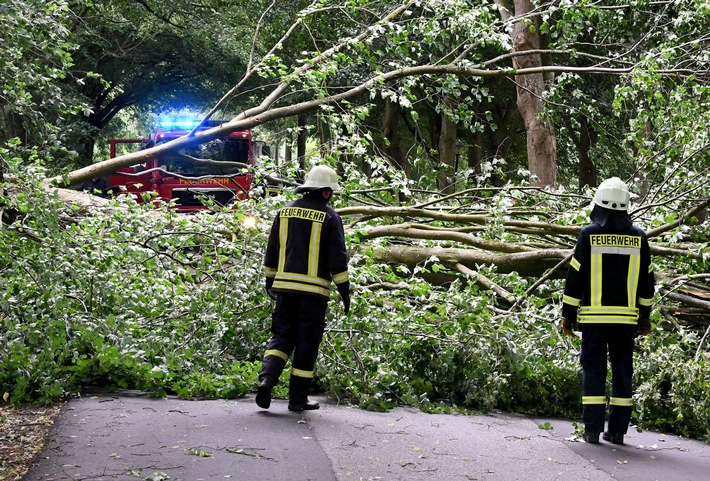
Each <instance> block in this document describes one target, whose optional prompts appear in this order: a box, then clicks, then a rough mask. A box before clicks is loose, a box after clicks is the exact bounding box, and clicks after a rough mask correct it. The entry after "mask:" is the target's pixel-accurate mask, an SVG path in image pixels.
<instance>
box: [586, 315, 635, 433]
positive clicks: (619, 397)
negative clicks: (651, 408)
mask: <svg viewBox="0 0 710 481" xmlns="http://www.w3.org/2000/svg"><path fill="white" fill-rule="evenodd" d="M635 337H636V326H632V325H625V324H598V325H595V324H587V325H583V326H582V351H581V353H580V362H581V364H582V418H583V420H584V428H585V431H587V432H595V433H600V432H603V431H604V417H605V414H606V410H607V409H606V408H607V398H606V378H607V353H608V356H609V363H610V364H611V396H610V397H609V403H608V405H609V423H608V432H609V433H611V434H626V431H627V429H628V427H629V422H630V421H631V410H632V407H633V406H632V401H633V400H632V395H633V387H632V381H633V354H634V339H635Z"/></svg>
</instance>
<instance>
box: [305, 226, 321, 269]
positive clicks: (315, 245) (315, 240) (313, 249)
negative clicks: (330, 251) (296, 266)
mask: <svg viewBox="0 0 710 481" xmlns="http://www.w3.org/2000/svg"><path fill="white" fill-rule="evenodd" d="M322 229H323V224H322V223H319V222H314V223H313V225H312V226H311V242H310V246H309V248H308V275H309V276H311V277H317V276H318V263H319V257H320V233H321V230H322Z"/></svg>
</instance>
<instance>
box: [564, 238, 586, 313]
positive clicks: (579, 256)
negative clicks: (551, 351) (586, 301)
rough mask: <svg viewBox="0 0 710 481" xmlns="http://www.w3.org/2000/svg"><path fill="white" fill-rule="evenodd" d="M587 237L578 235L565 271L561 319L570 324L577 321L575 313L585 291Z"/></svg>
mask: <svg viewBox="0 0 710 481" xmlns="http://www.w3.org/2000/svg"><path fill="white" fill-rule="evenodd" d="M586 244H587V235H586V234H585V232H584V231H582V232H580V233H579V237H578V238H577V244H576V245H575V248H574V256H573V257H572V260H571V261H570V264H569V268H568V269H567V280H566V281H565V291H564V295H563V296H562V317H564V318H565V319H568V320H570V321H572V322H574V321H576V320H577V311H578V310H579V306H580V304H581V303H582V298H583V297H584V290H585V285H586V283H585V280H586V279H585V276H586V275H587V274H586V271H587V265H588V262H587V252H588V249H587V247H586Z"/></svg>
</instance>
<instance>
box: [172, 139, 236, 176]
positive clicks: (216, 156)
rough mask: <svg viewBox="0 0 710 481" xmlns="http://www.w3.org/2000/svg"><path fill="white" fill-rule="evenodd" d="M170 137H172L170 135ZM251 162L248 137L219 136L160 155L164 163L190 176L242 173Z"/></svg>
mask: <svg viewBox="0 0 710 481" xmlns="http://www.w3.org/2000/svg"><path fill="white" fill-rule="evenodd" d="M166 140H170V139H166ZM234 162H238V163H241V164H248V163H249V141H248V140H247V139H217V140H212V141H210V142H206V143H204V144H200V145H195V146H193V147H189V148H187V149H182V150H180V151H179V152H178V153H172V154H167V155H163V156H161V157H160V167H161V168H163V169H164V170H166V171H168V172H174V173H176V174H180V175H184V176H187V177H202V176H206V175H218V176H222V175H225V176H231V175H235V174H239V173H241V172H242V169H243V168H244V166H243V165H235V164H234Z"/></svg>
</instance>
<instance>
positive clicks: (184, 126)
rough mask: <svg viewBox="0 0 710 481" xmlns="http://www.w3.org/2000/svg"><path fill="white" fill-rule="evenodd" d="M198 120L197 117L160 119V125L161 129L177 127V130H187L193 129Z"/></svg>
mask: <svg viewBox="0 0 710 481" xmlns="http://www.w3.org/2000/svg"><path fill="white" fill-rule="evenodd" d="M199 123H200V121H199V120H197V119H175V118H173V119H167V118H165V119H160V122H159V124H160V127H161V128H163V129H178V130H188V129H194V128H195V127H197V126H198V125H199Z"/></svg>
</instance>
